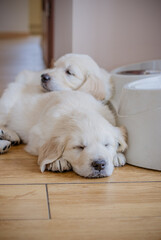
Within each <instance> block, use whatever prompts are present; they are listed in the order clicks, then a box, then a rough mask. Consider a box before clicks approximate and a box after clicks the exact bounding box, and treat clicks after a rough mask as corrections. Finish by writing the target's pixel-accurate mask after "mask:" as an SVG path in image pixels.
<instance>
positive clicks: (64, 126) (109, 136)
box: [0, 84, 127, 178]
mask: <svg viewBox="0 0 161 240" xmlns="http://www.w3.org/2000/svg"><path fill="white" fill-rule="evenodd" d="M13 96H16V97H15V99H14V98H13V99H14V100H13V99H12V97H13ZM10 98H11V102H12V103H10V102H9V100H8V99H10ZM11 105H12V107H11ZM8 106H9V108H8V109H9V111H8V110H7V111H6V109H7V107H8ZM112 124H115V120H114V117H113V114H112V113H111V111H110V110H109V109H108V108H107V106H103V105H102V104H101V102H98V101H97V100H96V99H95V98H94V97H92V96H91V95H89V94H86V93H83V92H79V91H76V92H74V91H60V92H49V93H45V94H41V93H35V92H32V90H31V91H29V89H28V85H26V86H24V85H23V87H22V86H21V84H17V86H16V84H12V85H10V87H9V88H8V89H7V90H6V92H5V93H4V95H3V96H2V98H1V101H0V125H1V126H2V125H3V126H7V129H6V128H4V127H2V128H1V131H0V134H1V136H0V137H1V141H0V146H2V144H1V143H3V144H4V145H5V144H6V143H7V142H8V143H9V144H10V142H12V141H14V143H15V142H16V141H17V142H19V137H20V139H21V140H22V141H23V142H24V143H26V144H27V147H26V150H27V151H28V152H29V153H31V154H34V155H38V163H39V164H40V168H41V171H42V172H43V171H44V170H45V169H46V168H47V169H48V170H52V171H65V170H70V169H71V168H72V169H73V170H74V171H75V172H76V173H78V174H79V175H81V176H84V177H90V178H92V177H105V176H109V175H111V174H112V172H113V167H114V164H115V165H124V164H125V158H124V155H123V154H122V153H119V152H122V151H124V150H125V149H126V147H127V144H126V141H125V131H124V129H123V128H117V127H115V126H113V125H112ZM8 129H10V130H12V131H14V135H12V133H13V132H10V130H8ZM15 132H16V133H17V134H18V136H19V137H18V136H17V135H16V133H15ZM4 141H5V143H4ZM5 147H6V148H7V147H8V145H7V144H6V145H5ZM5 147H4V148H5ZM1 151H2V152H3V149H1ZM4 151H6V149H4Z"/></svg>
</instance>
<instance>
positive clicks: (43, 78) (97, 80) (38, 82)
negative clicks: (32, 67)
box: [16, 54, 113, 100]
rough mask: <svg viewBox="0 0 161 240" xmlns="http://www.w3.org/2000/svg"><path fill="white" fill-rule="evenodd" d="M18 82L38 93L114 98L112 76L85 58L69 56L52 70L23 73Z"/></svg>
mask: <svg viewBox="0 0 161 240" xmlns="http://www.w3.org/2000/svg"><path fill="white" fill-rule="evenodd" d="M16 81H17V82H19V83H21V86H23V85H24V84H28V85H29V89H30V91H36V92H38V91H39V92H42V90H44V91H61V90H79V91H83V92H87V93H90V94H91V95H93V96H94V97H95V98H96V99H98V100H109V99H110V98H111V96H112V94H113V87H112V83H111V80H110V74H109V73H108V72H107V71H105V70H104V69H102V68H100V67H99V66H98V65H97V63H96V62H95V61H94V60H93V59H92V58H91V57H89V56H87V55H83V54H66V55H65V56H63V57H61V58H59V59H58V60H57V61H56V62H55V64H54V68H52V69H46V70H44V71H41V72H34V71H23V72H21V73H20V74H19V75H18V76H17V79H16Z"/></svg>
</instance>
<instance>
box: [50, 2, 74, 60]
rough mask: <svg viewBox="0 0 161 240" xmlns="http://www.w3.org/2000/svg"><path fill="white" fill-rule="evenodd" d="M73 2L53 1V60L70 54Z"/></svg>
mask: <svg viewBox="0 0 161 240" xmlns="http://www.w3.org/2000/svg"><path fill="white" fill-rule="evenodd" d="M72 5H73V0H55V1H54V58H55V59H57V58H59V57H60V56H62V55H64V54H66V53H70V52H72V36H73V35H72V34H73V32H72V18H73V12H72V11H73V8H72Z"/></svg>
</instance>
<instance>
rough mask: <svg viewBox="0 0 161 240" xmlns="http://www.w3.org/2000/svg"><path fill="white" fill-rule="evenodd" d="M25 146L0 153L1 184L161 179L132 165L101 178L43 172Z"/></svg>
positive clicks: (151, 171)
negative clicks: (25, 149)
mask: <svg viewBox="0 0 161 240" xmlns="http://www.w3.org/2000/svg"><path fill="white" fill-rule="evenodd" d="M23 148H24V146H23V145H21V146H15V147H12V148H11V149H10V151H9V152H8V153H6V154H2V155H0V164H1V169H2V171H1V174H0V184H23V183H99V182H135V181H136V182H139V181H161V172H157V171H153V170H147V169H142V168H137V167H133V166H130V165H126V166H124V167H121V168H115V170H114V173H113V175H112V176H110V177H106V178H100V179H85V178H83V177H80V176H78V175H76V174H75V173H73V172H67V173H53V172H44V173H41V172H40V170H39V166H38V165H37V157H35V156H31V155H30V154H28V153H26V152H25V151H24V149H23Z"/></svg>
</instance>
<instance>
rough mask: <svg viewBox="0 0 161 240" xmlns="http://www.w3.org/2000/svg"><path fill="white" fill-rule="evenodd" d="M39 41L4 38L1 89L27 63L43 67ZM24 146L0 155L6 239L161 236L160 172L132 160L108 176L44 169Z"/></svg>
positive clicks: (0, 216)
mask: <svg viewBox="0 0 161 240" xmlns="http://www.w3.org/2000/svg"><path fill="white" fill-rule="evenodd" d="M39 44H40V41H39V39H38V38H26V39H21V40H18V39H17V40H7V41H4V40H0V73H1V78H0V79H1V80H0V89H1V92H2V90H3V88H4V87H5V86H6V85H7V83H8V82H10V81H12V80H13V78H14V76H15V74H16V73H17V72H19V71H20V70H22V69H23V68H24V69H25V68H26V69H35V70H36V69H37V70H38V69H41V68H43V62H42V56H41V51H40V45H39ZM23 148H24V146H23V145H21V146H15V147H12V148H11V150H10V151H9V152H8V153H6V154H3V155H0V166H1V168H0V169H1V171H0V239H2V240H6V239H9V240H11V239H12V240H14V239H15V240H41V239H42V240H44V239H46V240H48V239H52V240H53V239H54V240H57V239H60V240H77V239H78V240H81V239H82V240H89V239H91V240H97V239H101V240H115V239H118V240H121V239H123V240H133V239H134V240H138V239H140V240H144V239H149V240H155V239H157V240H159V239H161V173H160V172H157V171H151V170H146V169H141V168H137V167H133V166H129V165H126V166H124V167H122V168H116V169H115V171H114V173H113V175H112V176H111V177H108V178H102V179H85V178H82V177H79V176H78V175H76V174H75V173H73V172H68V173H51V172H45V173H43V174H42V173H40V170H39V168H38V166H37V158H36V157H33V156H30V155H29V154H28V153H26V152H25V151H24V150H23Z"/></svg>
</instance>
